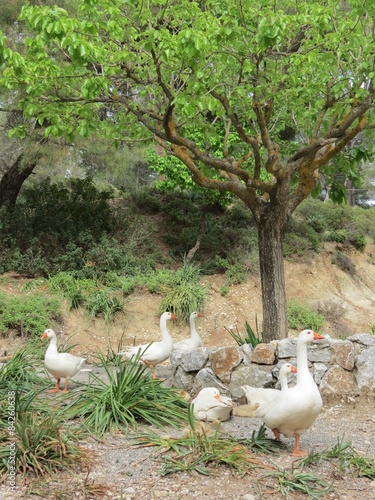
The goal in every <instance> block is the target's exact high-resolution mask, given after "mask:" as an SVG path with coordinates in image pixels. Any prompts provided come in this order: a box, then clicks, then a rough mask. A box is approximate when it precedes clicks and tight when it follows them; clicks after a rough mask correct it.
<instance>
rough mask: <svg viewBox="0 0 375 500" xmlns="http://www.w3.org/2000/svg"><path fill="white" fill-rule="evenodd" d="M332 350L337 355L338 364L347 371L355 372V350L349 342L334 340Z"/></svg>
mask: <svg viewBox="0 0 375 500" xmlns="http://www.w3.org/2000/svg"><path fill="white" fill-rule="evenodd" d="M331 349H332V350H333V352H334V353H335V357H336V363H337V364H338V365H340V366H341V368H344V369H345V370H349V371H351V370H353V368H354V362H355V349H354V347H353V344H352V342H350V341H349V340H344V341H343V340H332V342H331Z"/></svg>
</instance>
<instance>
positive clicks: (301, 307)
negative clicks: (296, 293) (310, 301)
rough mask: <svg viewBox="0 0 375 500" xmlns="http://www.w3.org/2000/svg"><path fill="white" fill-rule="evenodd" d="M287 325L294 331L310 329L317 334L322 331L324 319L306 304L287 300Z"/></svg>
mask: <svg viewBox="0 0 375 500" xmlns="http://www.w3.org/2000/svg"><path fill="white" fill-rule="evenodd" d="M287 311H288V325H289V328H292V329H294V330H297V329H299V330H304V329H306V328H311V329H312V330H315V331H317V332H319V331H322V328H323V326H324V322H325V317H324V316H323V314H319V313H318V312H316V311H313V310H312V309H311V308H310V307H309V306H308V305H307V304H304V303H302V302H300V301H299V300H289V301H288V306H287Z"/></svg>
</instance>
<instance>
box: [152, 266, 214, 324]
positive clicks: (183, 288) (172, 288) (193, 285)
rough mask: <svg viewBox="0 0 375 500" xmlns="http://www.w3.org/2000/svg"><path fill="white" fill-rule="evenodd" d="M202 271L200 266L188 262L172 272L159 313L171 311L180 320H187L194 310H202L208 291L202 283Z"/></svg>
mask: <svg viewBox="0 0 375 500" xmlns="http://www.w3.org/2000/svg"><path fill="white" fill-rule="evenodd" d="M200 273H201V271H200V268H199V267H198V266H196V265H194V264H186V263H184V265H183V267H182V268H181V269H179V270H177V271H176V272H174V273H172V274H171V281H170V282H169V284H168V285H167V290H166V291H165V293H164V298H163V299H162V301H161V304H160V308H159V313H160V314H162V313H163V312H164V311H170V312H172V313H174V314H175V315H176V316H177V318H178V320H179V321H187V320H188V319H189V316H190V314H191V313H192V312H193V311H200V310H202V308H203V304H204V301H205V299H206V295H207V292H206V289H205V287H203V286H202V285H201V284H200Z"/></svg>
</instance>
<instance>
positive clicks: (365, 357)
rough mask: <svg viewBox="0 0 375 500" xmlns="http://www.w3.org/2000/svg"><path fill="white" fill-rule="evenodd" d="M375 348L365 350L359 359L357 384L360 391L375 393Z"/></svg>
mask: <svg viewBox="0 0 375 500" xmlns="http://www.w3.org/2000/svg"><path fill="white" fill-rule="evenodd" d="M374 359H375V346H372V347H369V348H368V349H364V350H363V351H362V352H361V354H360V355H359V356H358V359H357V368H358V372H357V377H356V378H357V384H358V387H359V388H360V389H369V390H371V391H375V363H374Z"/></svg>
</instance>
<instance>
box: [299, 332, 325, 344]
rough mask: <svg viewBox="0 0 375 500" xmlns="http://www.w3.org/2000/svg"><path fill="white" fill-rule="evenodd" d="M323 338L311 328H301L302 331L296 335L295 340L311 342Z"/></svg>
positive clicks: (305, 342) (301, 342) (300, 342)
mask: <svg viewBox="0 0 375 500" xmlns="http://www.w3.org/2000/svg"><path fill="white" fill-rule="evenodd" d="M324 339H325V337H323V335H320V334H319V333H316V332H314V331H313V330H302V332H301V333H300V334H299V335H298V338H297V342H298V343H299V344H311V342H313V341H314V340H324Z"/></svg>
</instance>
